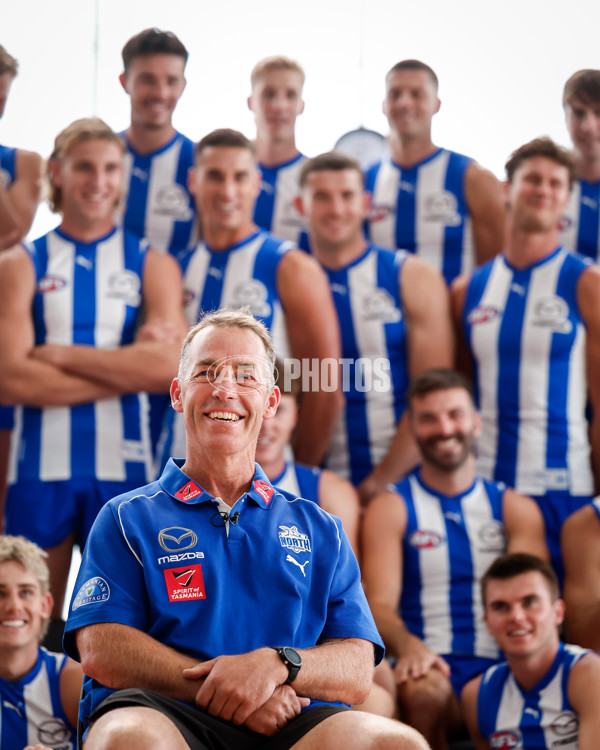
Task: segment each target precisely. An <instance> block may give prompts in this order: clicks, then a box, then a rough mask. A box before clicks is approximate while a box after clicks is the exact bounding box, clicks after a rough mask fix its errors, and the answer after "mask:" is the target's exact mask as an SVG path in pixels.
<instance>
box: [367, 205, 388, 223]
mask: <svg viewBox="0 0 600 750" xmlns="http://www.w3.org/2000/svg"><path fill="white" fill-rule="evenodd" d="M393 211H394V209H393V208H392V207H391V206H371V208H369V213H368V216H367V221H368V222H369V223H373V222H376V221H383V220H384V219H385V218H386V217H388V216H389V215H390V214H391V213H393Z"/></svg>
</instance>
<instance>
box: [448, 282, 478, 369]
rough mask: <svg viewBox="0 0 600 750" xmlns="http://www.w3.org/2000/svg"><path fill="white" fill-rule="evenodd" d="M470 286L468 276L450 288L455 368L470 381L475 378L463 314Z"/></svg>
mask: <svg viewBox="0 0 600 750" xmlns="http://www.w3.org/2000/svg"><path fill="white" fill-rule="evenodd" d="M468 285H469V277H468V276H458V277H457V278H456V279H454V281H453V282H452V286H451V287H450V309H451V313H452V322H453V325H454V335H455V338H456V357H455V365H454V366H455V367H456V369H457V370H458V371H459V372H461V373H462V374H463V375H464V376H465V377H467V378H469V380H470V379H471V378H472V377H473V361H472V359H471V353H470V351H469V346H468V344H467V342H466V340H465V336H464V333H463V328H462V313H463V309H464V306H465V296H466V294H467V286H468Z"/></svg>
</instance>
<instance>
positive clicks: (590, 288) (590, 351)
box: [577, 265, 600, 493]
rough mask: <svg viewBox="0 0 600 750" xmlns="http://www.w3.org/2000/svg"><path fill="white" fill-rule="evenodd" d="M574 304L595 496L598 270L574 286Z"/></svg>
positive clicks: (599, 419)
mask: <svg viewBox="0 0 600 750" xmlns="http://www.w3.org/2000/svg"><path fill="white" fill-rule="evenodd" d="M577 303H578V305H579V310H580V311H581V317H582V318H583V322H584V324H585V327H586V329H587V338H586V369H587V379H588V396H589V400H590V406H591V412H592V416H591V422H590V444H591V447H592V469H593V471H594V482H595V485H596V487H595V490H596V493H598V492H600V378H599V377H598V372H600V268H598V267H597V266H596V265H594V266H590V268H588V269H587V270H586V271H584V273H582V274H581V277H580V279H579V283H578V285H577Z"/></svg>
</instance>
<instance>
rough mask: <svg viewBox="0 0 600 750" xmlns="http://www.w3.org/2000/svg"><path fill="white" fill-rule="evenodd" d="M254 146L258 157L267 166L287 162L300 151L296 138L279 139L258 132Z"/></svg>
mask: <svg viewBox="0 0 600 750" xmlns="http://www.w3.org/2000/svg"><path fill="white" fill-rule="evenodd" d="M254 146H255V148H256V158H257V159H258V161H259V162H260V163H261V164H263V165H264V166H265V167H277V166H278V165H279V164H285V163H286V162H288V161H291V160H292V159H293V158H294V157H295V156H298V154H299V153H300V152H299V151H298V149H297V148H296V140H295V138H292V139H291V140H280V141H279V140H273V139H272V138H268V137H264V136H263V137H261V136H260V135H258V134H257V136H256V140H255V141H254Z"/></svg>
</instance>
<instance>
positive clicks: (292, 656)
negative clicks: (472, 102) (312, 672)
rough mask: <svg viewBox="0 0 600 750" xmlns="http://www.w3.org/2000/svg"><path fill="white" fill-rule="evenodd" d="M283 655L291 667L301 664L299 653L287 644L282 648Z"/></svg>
mask: <svg viewBox="0 0 600 750" xmlns="http://www.w3.org/2000/svg"><path fill="white" fill-rule="evenodd" d="M283 655H284V656H285V658H286V659H287V660H288V661H289V663H290V664H291V665H292V666H293V667H301V666H302V659H301V658H300V654H299V653H298V652H297V651H296V650H295V649H293V648H290V647H289V646H285V647H284V648H283Z"/></svg>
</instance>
